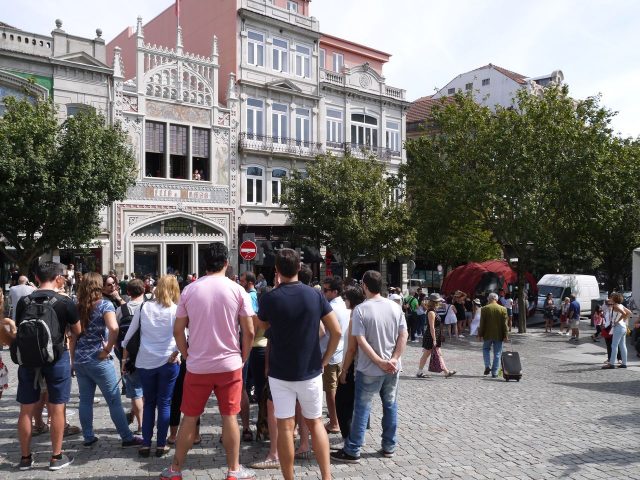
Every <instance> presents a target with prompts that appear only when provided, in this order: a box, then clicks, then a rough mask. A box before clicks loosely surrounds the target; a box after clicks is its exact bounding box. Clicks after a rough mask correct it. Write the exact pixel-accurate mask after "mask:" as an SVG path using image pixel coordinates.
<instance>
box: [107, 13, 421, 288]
mask: <svg viewBox="0 0 640 480" xmlns="http://www.w3.org/2000/svg"><path fill="white" fill-rule="evenodd" d="M309 4H310V0H182V1H181V2H180V27H181V28H180V30H181V33H180V35H177V34H176V30H177V26H178V19H177V16H176V9H175V8H174V6H171V7H169V8H167V9H165V10H164V11H162V12H161V13H159V14H158V15H157V16H156V17H155V18H153V19H151V20H150V21H148V22H147V23H146V24H144V25H143V24H142V22H141V21H140V22H139V25H138V27H137V28H136V29H135V30H134V29H133V28H127V29H125V30H123V31H122V32H121V33H120V34H119V35H118V36H116V37H115V38H114V39H113V40H112V41H111V42H109V43H108V44H107V58H114V55H115V54H117V57H118V59H119V60H118V62H119V63H120V64H121V67H122V69H123V70H124V80H125V81H127V80H128V83H129V84H131V83H137V85H138V86H137V93H138V99H139V100H138V101H139V104H140V105H143V104H144V101H145V98H146V96H147V94H148V93H145V91H146V92H156V89H157V88H159V89H160V90H162V89H163V88H165V86H166V87H167V88H166V91H167V95H168V97H166V98H164V99H161V101H162V102H163V103H164V104H165V105H164V106H165V108H164V109H163V110H162V111H164V112H166V113H167V114H168V115H170V113H171V112H170V109H172V108H173V109H174V110H176V111H178V110H183V109H184V105H183V104H184V102H183V99H182V98H181V97H180V96H179V95H175V94H174V93H172V92H173V91H174V90H176V89H179V88H181V85H182V82H181V81H180V80H179V78H180V77H179V75H178V76H175V75H174V74H173V73H169V74H168V75H167V76H166V85H165V83H163V82H165V79H164V77H158V79H157V81H156V83H155V84H153V85H152V86H149V85H147V86H146V87H144V86H141V85H140V80H139V79H138V78H136V79H135V81H134V82H132V79H134V77H140V76H145V78H146V77H147V76H149V72H150V71H152V69H151V70H149V69H147V66H148V65H147V64H148V63H149V62H157V59H155V57H154V55H156V54H155V53H154V52H158V51H160V52H164V53H163V54H162V56H163V58H164V60H161V61H160V63H161V64H162V62H167V64H171V65H174V66H175V68H177V71H178V72H179V71H180V68H182V67H180V68H178V67H177V63H179V61H180V60H179V59H178V58H177V56H176V55H177V54H176V51H175V50H177V48H176V47H179V50H180V52H183V51H184V52H189V55H192V56H195V57H196V58H198V57H202V58H200V59H199V60H197V61H194V60H193V59H191V60H188V59H185V60H183V63H184V65H186V66H191V65H192V64H194V63H197V62H201V61H205V63H206V61H207V60H206V58H204V57H207V58H208V57H210V56H212V57H215V68H214V71H215V73H216V75H217V76H216V78H215V80H213V81H212V83H213V84H214V85H212V88H215V89H216V93H217V94H216V95H215V97H216V98H215V99H214V101H213V105H214V106H213V107H212V108H213V112H214V114H213V115H212V118H213V119H214V125H213V126H212V128H217V127H218V125H217V124H215V122H216V121H217V119H216V117H215V115H216V113H215V112H218V113H220V112H223V111H224V109H225V106H226V108H227V109H228V111H229V115H230V118H231V121H230V123H229V124H228V127H229V129H230V139H231V140H230V144H229V152H228V169H227V174H225V173H224V171H223V170H224V169H223V168H222V167H223V165H222V164H221V158H220V156H218V157H216V158H215V162H214V163H212V164H209V163H207V168H208V169H207V168H205V170H204V171H205V175H204V177H203V178H201V179H200V180H199V182H200V183H199V184H198V188H201V187H202V184H206V185H210V188H211V189H214V190H215V189H218V191H221V190H220V189H223V188H226V191H228V195H229V197H228V198H229V203H228V205H227V206H228V207H231V208H234V209H235V218H233V219H232V220H231V221H230V222H229V229H230V230H231V232H229V234H228V235H227V234H226V233H225V235H226V236H225V238H226V239H228V241H229V242H230V249H231V251H232V252H233V251H234V250H235V249H236V248H237V242H238V241H242V240H243V239H245V238H249V239H255V241H256V242H257V244H258V247H259V255H258V258H257V260H256V261H255V262H254V263H253V264H252V265H251V266H250V267H251V268H253V270H254V271H255V272H256V273H264V274H265V276H266V277H267V278H268V279H269V278H271V277H272V276H273V268H272V267H273V253H274V250H275V249H276V248H278V247H281V246H285V245H288V246H291V247H294V248H300V249H301V250H302V251H304V258H305V262H307V263H310V264H311V265H312V268H315V269H316V272H317V274H318V276H321V275H322V274H323V269H324V263H323V262H324V250H323V249H321V250H320V251H318V250H317V249H314V248H313V247H312V246H310V245H307V244H305V243H304V242H302V243H298V244H296V243H293V240H292V230H291V227H290V226H289V224H288V215H287V211H286V209H285V208H283V207H282V206H281V204H280V194H281V182H282V179H283V178H286V177H287V176H288V175H290V173H291V172H292V171H294V170H298V171H304V170H305V168H306V162H307V161H311V160H313V159H314V158H315V156H316V155H318V154H322V153H326V152H331V153H333V154H335V155H338V156H340V155H343V154H344V152H345V151H349V152H350V153H351V154H352V155H356V156H363V157H364V156H368V155H371V154H373V155H375V156H377V157H378V158H380V160H382V161H384V162H385V163H386V165H387V169H388V171H389V174H390V175H394V174H397V172H398V169H399V167H400V165H401V164H402V163H403V162H405V161H406V157H405V153H404V149H403V144H404V139H405V136H406V129H405V123H406V110H407V108H408V106H409V103H408V102H407V101H406V99H405V91H404V90H402V89H400V88H395V87H391V86H389V85H387V84H386V80H385V78H384V76H383V67H384V64H385V63H386V62H388V61H389V59H390V55H389V54H387V53H384V52H381V51H379V50H376V49H373V48H370V47H367V46H364V45H360V44H357V43H355V42H351V41H348V40H345V39H340V38H337V37H334V36H331V35H327V34H323V33H321V30H320V25H319V21H318V19H316V18H315V17H312V16H310V9H309V7H310V5H309ZM214 36H215V37H216V40H215V45H216V46H215V47H214V49H213V51H214V52H215V55H212V44H213V43H214V40H213V39H214ZM177 38H180V39H181V41H180V42H178V41H177ZM178 43H179V44H180V45H178ZM117 49H119V50H117ZM172 49H173V50H172ZM141 55H147V57H146V58H147V60H144V59H142V60H141V58H142V57H141ZM155 68H160V67H159V66H156V67H155ZM172 68H173V67H172ZM172 75H174V76H172ZM174 77H175V78H174ZM218 79H219V80H218ZM145 81H147V82H149V81H150V80H149V79H146V80H145ZM172 82H174V83H175V88H173V86H174V83H172ZM205 83H206V82H205ZM131 88H133V87H131ZM145 88H146V90H145ZM125 93H126V92H125ZM218 99H219V101H218ZM190 108H192V109H195V110H197V109H198V108H200V106H198V105H196V106H191V107H190ZM155 111H156V112H158V111H160V109H158V108H156V109H155ZM173 118H175V115H174V116H173ZM185 118H186V120H188V118H187V117H185ZM138 119H139V120H140V122H141V123H142V124H143V125H144V129H145V131H146V130H148V129H150V128H155V129H158V128H161V129H162V128H164V127H161V126H159V124H165V125H166V129H164V130H162V132H165V133H163V135H164V137H163V138H164V139H165V141H166V142H167V144H170V143H171V142H172V141H173V140H172V137H171V135H172V133H171V131H172V130H171V129H174V130H175V129H176V128H178V127H180V125H178V126H174V125H173V123H174V120H172V119H168V120H166V121H163V120H162V119H161V118H151V117H148V116H146V115H144V114H143V115H140V114H139V118H138ZM186 120H185V121H182V120H181V125H182V124H184V127H185V128H186V130H184V132H185V135H186V136H185V138H186V140H184V139H183V138H182V137H180V141H186V144H185V145H187V146H186V147H185V152H189V151H191V150H190V148H191V147H190V146H189V145H191V144H192V143H194V142H195V140H194V138H192V136H191V135H192V133H190V132H195V131H197V132H201V129H202V125H201V124H198V125H196V124H189V121H186ZM223 126H225V125H223ZM181 128H182V127H181ZM166 132H168V133H166ZM211 137H212V138H219V135H216V134H212V135H211ZM146 139H147V135H146V134H145V135H143V136H142V141H141V143H140V151H141V154H140V156H141V162H142V163H143V165H142V168H141V172H142V173H141V179H140V183H141V184H147V183H153V184H154V185H161V184H163V183H172V184H175V182H176V181H178V180H180V179H179V178H174V176H172V175H173V174H172V172H173V171H177V170H175V168H174V169H173V170H172V166H171V163H170V162H171V158H172V156H171V155H169V154H165V155H166V160H165V159H163V158H164V157H159V156H158V152H157V151H152V150H149V148H150V146H149V145H150V143H148V142H147V140H146ZM216 141H217V140H216ZM149 142H151V137H149ZM154 145H155V146H153V147H152V148H154V149H155V150H157V149H158V145H157V142H156V144H154ZM211 149H212V151H218V152H219V148H218V147H217V146H216V144H215V143H214V142H213V140H212V143H211ZM196 160H197V159H194V158H191V157H189V155H186V157H185V160H184V164H185V165H186V166H187V167H188V168H189V169H193V168H194V167H193V166H194V165H196V163H195V162H196ZM197 161H198V162H200V160H197ZM165 163H166V167H164V165H165ZM187 167H185V168H187ZM209 172H210V173H209ZM186 182H187V183H188V181H186ZM184 188H187V187H184ZM189 188H191V187H189ZM178 190H179V189H178V187H175V186H174V187H171V188H169V189H168V191H171V192H173V191H178ZM145 191H151V190H145ZM159 191H161V192H163V193H164V191H163V190H162V189H160V190H159ZM219 193H220V192H219ZM180 195H183V194H182V193H180ZM203 198H223V196H222V195H221V194H215V195H214V194H204V197H203ZM217 206H219V207H220V208H222V205H217ZM163 228H165V227H163ZM195 248H196V247H193V248H192V250H190V252H191V253H190V255H191V257H190V258H192V259H193V260H191V261H190V262H191V263H190V264H189V263H187V266H186V267H182V268H183V269H185V268H186V269H191V270H193V271H196V268H194V267H195V265H194V263H196V262H197V259H196V255H195V253H193V252H194V249H195ZM154 251H156V250H154ZM160 251H161V252H162V249H161V250H160ZM167 251H168V250H167ZM161 255H162V253H161ZM187 256H188V255H187ZM159 265H160V266H161V267H164V266H168V262H167V261H164V260H162V259H161V261H160V262H159ZM245 267H246V266H244V265H242V266H241V268H240V271H242V269H243V268H245ZM332 269H333V271H334V273H340V263H339V261H338V262H337V263H336V262H334V263H333V264H332ZM401 271H402V269H401V268H400V265H393V266H392V267H390V275H391V278H392V281H393V282H394V283H395V284H400V283H402V280H403V279H402V278H399V277H398V276H399V275H401V273H399V272H401Z"/></svg>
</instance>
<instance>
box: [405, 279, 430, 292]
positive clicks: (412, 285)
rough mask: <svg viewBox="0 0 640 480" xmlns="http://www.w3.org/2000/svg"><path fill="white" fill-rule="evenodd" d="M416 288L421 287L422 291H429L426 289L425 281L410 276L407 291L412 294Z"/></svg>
mask: <svg viewBox="0 0 640 480" xmlns="http://www.w3.org/2000/svg"><path fill="white" fill-rule="evenodd" d="M418 288H422V293H424V294H427V293H429V292H428V290H427V281H426V280H424V279H422V278H411V279H409V293H410V294H411V295H413V294H414V293H416V290H418Z"/></svg>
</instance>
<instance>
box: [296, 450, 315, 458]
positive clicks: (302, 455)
mask: <svg viewBox="0 0 640 480" xmlns="http://www.w3.org/2000/svg"><path fill="white" fill-rule="evenodd" d="M312 456H313V453H311V450H307V451H305V452H298V453H296V454H295V455H294V458H295V459H296V460H309V459H310V458H311V457H312Z"/></svg>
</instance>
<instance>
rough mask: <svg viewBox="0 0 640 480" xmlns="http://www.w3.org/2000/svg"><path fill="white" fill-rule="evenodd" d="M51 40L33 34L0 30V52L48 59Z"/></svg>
mask: <svg viewBox="0 0 640 480" xmlns="http://www.w3.org/2000/svg"><path fill="white" fill-rule="evenodd" d="M52 45H53V38H52V37H47V36H44V35H37V34H35V33H28V32H23V31H21V30H13V29H11V28H0V50H11V51H14V52H21V53H28V54H31V55H37V56H39V57H50V56H51V55H52V52H53V48H52Z"/></svg>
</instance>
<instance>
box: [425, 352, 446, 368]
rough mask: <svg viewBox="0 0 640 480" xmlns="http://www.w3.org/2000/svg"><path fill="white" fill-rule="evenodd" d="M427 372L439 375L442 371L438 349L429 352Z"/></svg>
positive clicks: (440, 355)
mask: <svg viewBox="0 0 640 480" xmlns="http://www.w3.org/2000/svg"><path fill="white" fill-rule="evenodd" d="M428 370H429V371H430V372H433V373H440V372H442V371H443V370H444V366H443V365H442V354H441V353H440V349H439V348H438V347H435V348H434V349H433V350H432V352H431V358H430V359H429V369H428Z"/></svg>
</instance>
